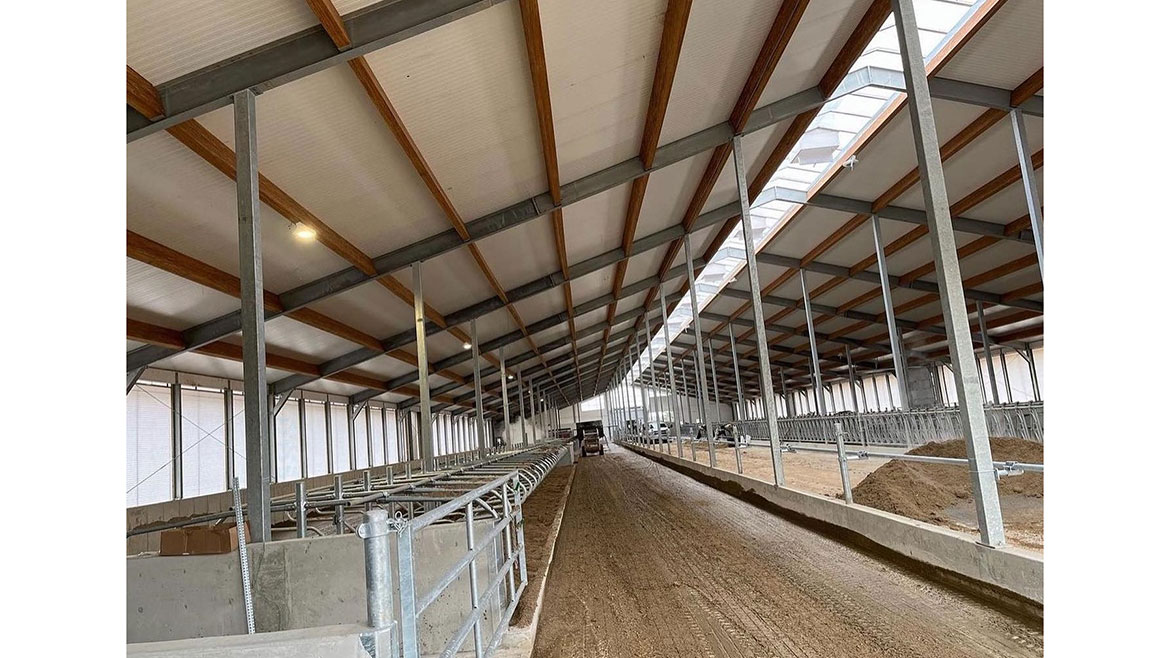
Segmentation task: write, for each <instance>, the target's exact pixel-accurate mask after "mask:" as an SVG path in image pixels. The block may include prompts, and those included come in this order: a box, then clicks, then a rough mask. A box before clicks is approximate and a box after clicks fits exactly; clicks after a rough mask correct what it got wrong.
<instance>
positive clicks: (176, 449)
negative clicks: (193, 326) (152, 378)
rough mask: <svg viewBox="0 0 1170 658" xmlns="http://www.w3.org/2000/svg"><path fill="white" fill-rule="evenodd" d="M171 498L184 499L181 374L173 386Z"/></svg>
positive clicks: (176, 374)
mask: <svg viewBox="0 0 1170 658" xmlns="http://www.w3.org/2000/svg"><path fill="white" fill-rule="evenodd" d="M170 393H171V497H172V498H174V499H175V500H178V499H180V498H182V497H183V387H182V385H181V384H179V374H178V373H175V381H174V383H172V384H171V390H170Z"/></svg>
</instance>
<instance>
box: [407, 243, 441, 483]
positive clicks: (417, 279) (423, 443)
mask: <svg viewBox="0 0 1170 658" xmlns="http://www.w3.org/2000/svg"><path fill="white" fill-rule="evenodd" d="M410 275H411V282H412V283H413V284H414V291H413V292H414V339H415V341H414V342H415V352H416V354H417V355H418V413H419V417H418V429H419V432H418V434H419V452H420V453H422V454H420V455H419V458H420V459H422V467H423V470H434V468H435V446H434V444H433V443H432V442H431V384H430V372H429V371H430V364H429V363H428V361H427V327H426V321H427V318H426V315H425V307H424V304H423V292H422V285H423V284H422V262H421V261H415V262H414V263H413V264H412V265H411V266H410Z"/></svg>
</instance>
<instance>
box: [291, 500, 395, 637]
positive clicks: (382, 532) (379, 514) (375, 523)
mask: <svg viewBox="0 0 1170 658" xmlns="http://www.w3.org/2000/svg"><path fill="white" fill-rule="evenodd" d="M298 484H300V483H298ZM363 516H364V517H365V518H364V519H363V523H362V524H361V525H360V526H358V536H359V537H361V538H362V545H363V549H364V554H365V563H366V623H367V624H368V625H369V627H370V628H386V627H387V626H390V625H391V624H393V623H394V586H393V585H392V584H391V581H390V519H389V514H388V513H387V512H386V510H384V509H382V508H380V507H375V508H374V509H371V510H367V511H366V512H365V513H364V515H363Z"/></svg>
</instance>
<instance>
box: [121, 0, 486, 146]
mask: <svg viewBox="0 0 1170 658" xmlns="http://www.w3.org/2000/svg"><path fill="white" fill-rule="evenodd" d="M503 1H504V0H397V1H396V2H381V3H378V4H375V5H373V6H370V7H366V8H364V9H359V10H358V11H354V12H351V13H349V14H346V15H345V16H342V17H341V21H342V23H343V24H344V26H345V28H346V32H347V33H348V35H349V37H350V42H351V47H350V48H348V49H346V50H342V51H339V50H338V48H337V46H336V45H335V44H334V42H333V40H332V39H331V38H330V36H329V34H328V33H327V32H326V30H325V28H324V27H322V26H321V25H314V26H313V27H311V28H307V29H305V30H301V31H300V32H297V33H295V34H292V35H289V36H286V37H282V38H280V39H277V40H275V41H271V42H269V43H266V44H263V45H261V46H258V47H256V48H253V49H251V50H249V51H247V52H244V53H241V54H238V55H234V56H232V57H229V58H227V59H225V60H222V61H219V62H216V63H214V64H211V65H209V66H205V67H203V68H201V69H199V70H197V71H193V72H191V73H188V74H186V75H183V76H180V77H178V78H175V79H173V80H168V81H167V82H164V83H162V84H161V85H157V87H158V94H159V96H160V98H161V101H162V105H163V108H164V109H165V116H164V117H163V118H162V119H159V120H158V121H153V122H152V121H150V120H149V119H148V118H146V117H144V116H142V115H141V114H139V113H138V112H136V111H135V110H133V109H130V108H129V107H127V108H126V141H127V142H132V141H134V140H136V139H140V138H142V137H146V136H147V135H151V134H153V133H156V132H158V131H160V130H163V129H165V128H169V127H171V126H173V125H175V124H178V123H181V122H183V121H186V120H187V119H193V118H195V117H197V116H199V115H201V114H206V113H207V112H210V111H212V110H215V109H218V108H221V107H225V106H227V105H228V104H229V103H230V102H231V97H232V94H234V93H236V92H240V91H243V90H245V89H251V90H253V91H254V92H255V93H257V94H259V93H263V92H265V91H268V90H269V89H275V88H276V87H279V86H281V85H284V84H287V83H289V82H294V81H296V80H299V79H301V78H304V77H306V76H309V75H312V74H314V73H317V72H319V71H323V70H325V69H327V68H330V67H333V66H337V65H338V64H342V63H345V62H347V61H349V60H351V59H353V58H355V57H358V56H360V55H366V54H369V53H371V52H373V51H375V50H379V49H381V48H385V47H386V46H389V45H391V44H394V43H398V42H399V41H403V40H405V39H408V38H410V37H412V36H416V35H419V34H422V33H424V32H427V31H428V30H432V29H434V28H437V27H440V26H442V25H446V24H447V23H450V22H452V21H455V20H458V19H460V18H463V17H465V16H470V15H471V14H474V13H476V12H479V11H482V10H484V9H487V8H489V7H491V6H492V5H495V4H499V3H500V2H503Z"/></svg>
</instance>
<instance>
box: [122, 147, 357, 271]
mask: <svg viewBox="0 0 1170 658" xmlns="http://www.w3.org/2000/svg"><path fill="white" fill-rule="evenodd" d="M235 189H236V188H235V183H234V182H233V181H232V180H231V179H229V178H227V177H226V176H224V175H223V174H222V173H220V172H219V170H217V169H215V168H214V167H212V166H211V165H210V164H208V163H207V162H206V161H205V160H203V159H202V158H200V157H199V156H198V155H195V153H194V152H192V151H190V150H189V149H188V148H187V147H186V146H183V145H182V144H181V143H179V141H178V140H176V139H174V138H173V137H171V136H170V135H167V134H156V135H151V136H150V137H146V138H144V139H140V140H137V141H135V142H133V143H131V144H129V145H128V146H127V151H126V227H127V228H128V229H130V230H131V231H134V232H136V233H140V234H142V235H144V236H146V237H148V238H150V239H152V240H155V241H157V242H159V243H162V244H163V245H165V246H167V247H170V248H172V249H175V250H177V251H179V252H181V253H183V254H186V255H188V256H191V257H192V258H196V259H198V260H200V261H203V262H205V263H207V264H209V265H212V266H214V267H217V268H219V269H221V270H224V271H226V272H228V273H230V274H233V275H234V274H238V273H239V256H238V254H237V251H236V248H235V245H236V244H237V242H238V241H239V236H238V230H239V229H238V227H237V220H236V192H235ZM260 220H261V230H262V231H263V239H262V249H263V255H264V286H265V288H266V289H268V290H271V291H273V292H278V293H279V292H284V291H285V290H288V289H291V288H293V287H296V286H298V285H301V284H303V283H306V282H308V281H312V280H314V279H316V278H318V277H321V276H324V275H326V274H330V273H332V272H335V271H337V270H339V269H342V268H343V267H344V266H345V265H347V263H346V262H345V261H343V260H342V259H341V258H340V257H339V256H337V255H336V254H334V253H333V252H331V251H329V250H328V249H326V248H325V247H324V246H322V245H321V244H319V243H316V242H311V243H305V242H300V241H298V240H297V239H296V238H294V237H293V235H292V233H291V232H290V231H289V223H288V221H287V220H285V219H284V218H283V217H281V216H280V215H278V214H276V212H274V211H273V210H272V209H271V208H269V207H268V206H266V205H264V204H261V205H260Z"/></svg>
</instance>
